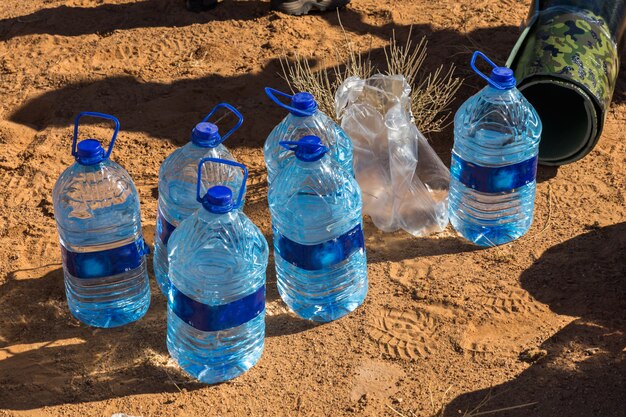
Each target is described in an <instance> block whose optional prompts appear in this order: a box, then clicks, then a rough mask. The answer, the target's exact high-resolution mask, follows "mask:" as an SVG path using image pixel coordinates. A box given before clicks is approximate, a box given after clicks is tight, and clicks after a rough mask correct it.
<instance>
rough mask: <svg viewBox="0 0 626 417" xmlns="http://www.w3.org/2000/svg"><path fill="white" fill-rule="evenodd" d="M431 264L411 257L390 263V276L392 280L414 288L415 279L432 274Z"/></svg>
mask: <svg viewBox="0 0 626 417" xmlns="http://www.w3.org/2000/svg"><path fill="white" fill-rule="evenodd" d="M430 273H431V266H430V265H429V264H427V263H426V262H424V261H420V260H416V259H409V260H405V261H401V262H393V263H390V264H389V276H390V277H391V280H392V281H395V282H397V283H399V284H400V285H402V286H404V287H407V288H412V287H414V286H415V281H416V280H419V279H424V278H427V277H429V276H430Z"/></svg>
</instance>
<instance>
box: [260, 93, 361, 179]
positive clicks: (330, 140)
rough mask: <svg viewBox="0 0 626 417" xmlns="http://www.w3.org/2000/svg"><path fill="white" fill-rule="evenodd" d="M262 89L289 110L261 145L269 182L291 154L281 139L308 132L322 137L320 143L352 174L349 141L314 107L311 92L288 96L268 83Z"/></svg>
mask: <svg viewBox="0 0 626 417" xmlns="http://www.w3.org/2000/svg"><path fill="white" fill-rule="evenodd" d="M265 93H266V94H267V95H268V96H269V98H270V99H271V100H272V101H273V102H274V103H276V104H278V105H279V106H281V107H283V108H285V109H287V110H289V114H288V115H287V116H286V117H285V118H284V119H283V120H282V121H281V122H280V123H279V124H278V125H277V126H276V127H274V129H273V130H272V132H271V133H270V135H269V136H268V137H267V140H266V141H265V146H264V147H263V155H264V157H265V165H266V166H267V182H268V184H271V183H272V181H273V180H274V178H276V176H277V175H278V173H279V172H280V170H281V169H282V168H283V167H284V166H285V165H286V164H287V162H288V160H289V159H290V158H292V157H293V153H291V152H289V151H288V150H286V149H284V148H283V147H282V146H280V142H282V141H291V140H297V139H299V138H301V137H303V136H309V135H314V136H317V137H319V138H321V139H322V143H323V144H324V145H326V146H327V147H328V148H329V149H330V151H329V154H330V155H331V156H332V157H333V158H334V159H335V160H336V161H337V162H338V163H339V165H341V166H342V167H343V169H345V170H346V171H348V172H349V173H350V174H351V175H353V176H354V172H353V169H352V141H351V140H350V138H349V137H348V135H346V133H345V132H344V131H343V129H342V128H341V127H340V126H339V125H338V124H337V123H335V122H334V121H333V120H332V119H331V118H330V117H328V116H327V115H326V114H324V113H323V112H322V111H320V110H319V109H318V108H317V103H316V102H315V98H314V97H313V95H312V94H311V93H296V94H294V95H293V96H291V95H289V94H285V93H282V92H280V91H277V90H274V89H272V88H269V87H266V88H265ZM277 96H279V97H282V98H283V99H285V98H286V99H288V100H290V104H285V103H283V102H281V101H280V99H279V98H278V97H277Z"/></svg>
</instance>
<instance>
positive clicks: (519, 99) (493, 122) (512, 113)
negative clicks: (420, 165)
mask: <svg viewBox="0 0 626 417" xmlns="http://www.w3.org/2000/svg"><path fill="white" fill-rule="evenodd" d="M477 57H483V58H484V59H485V60H486V61H487V62H488V63H490V64H491V65H492V66H493V70H492V73H491V75H490V76H489V77H488V76H486V75H484V74H483V73H481V72H480V71H479V70H478V69H476V66H475V61H476V59H477ZM471 66H472V68H473V69H474V70H475V71H476V72H477V73H478V74H479V75H480V76H481V77H483V78H485V79H486V80H487V82H488V83H489V84H488V85H487V86H486V87H485V88H483V89H482V90H481V91H480V92H478V93H477V94H476V95H474V96H472V97H470V98H469V99H468V100H467V101H466V102H465V103H463V105H462V106H461V107H460V108H459V110H458V111H457V113H456V115H455V118H454V147H453V149H452V164H451V168H450V173H451V181H450V196H449V210H450V222H451V223H452V225H453V226H454V228H455V229H456V230H457V232H459V233H460V234H461V235H462V236H463V237H464V238H466V239H467V240H469V241H471V242H474V243H476V244H478V245H480V246H494V245H501V244H504V243H507V242H510V241H512V240H515V239H517V238H519V237H521V236H523V235H524V234H525V233H526V232H527V231H528V229H529V228H530V226H531V224H532V220H533V210H534V205H535V190H536V175H537V154H538V151H539V140H540V137H541V120H540V119H539V116H538V115H537V112H536V111H535V109H534V108H533V107H532V105H531V104H530V103H529V102H528V101H527V100H526V99H525V98H524V96H523V95H522V94H521V93H520V92H519V90H518V89H517V88H515V84H516V81H515V77H514V75H513V71H512V70H510V69H509V68H506V67H497V66H496V65H495V64H494V63H493V62H491V61H490V60H489V59H488V58H487V57H486V56H484V55H483V54H482V53H480V52H476V53H475V54H474V56H473V57H472V62H471Z"/></svg>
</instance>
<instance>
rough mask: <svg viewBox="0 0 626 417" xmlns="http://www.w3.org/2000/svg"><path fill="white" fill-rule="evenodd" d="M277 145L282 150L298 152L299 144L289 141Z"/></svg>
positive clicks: (282, 141)
mask: <svg viewBox="0 0 626 417" xmlns="http://www.w3.org/2000/svg"><path fill="white" fill-rule="evenodd" d="M278 144H279V145H280V146H282V147H283V148H285V149H287V150H288V151H293V152H295V151H296V150H298V145H299V142H295V141H291V140H281V141H280V142H278Z"/></svg>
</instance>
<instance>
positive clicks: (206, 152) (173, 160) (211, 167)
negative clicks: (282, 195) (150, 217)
mask: <svg viewBox="0 0 626 417" xmlns="http://www.w3.org/2000/svg"><path fill="white" fill-rule="evenodd" d="M206 157H211V158H220V159H228V160H231V161H234V160H235V159H234V158H233V156H232V154H231V153H230V151H229V150H228V149H226V147H225V146H224V145H221V144H220V145H218V146H216V147H214V148H208V147H202V146H198V145H196V144H195V143H193V142H189V143H187V144H186V145H185V146H183V147H182V148H179V149H177V150H175V151H174V152H173V153H172V154H171V155H169V156H168V157H167V158H166V159H165V161H164V162H163V164H162V165H161V169H160V171H159V200H158V206H157V230H156V233H155V236H154V257H153V264H154V275H155V277H156V281H157V283H158V284H159V288H161V291H162V292H163V294H167V291H168V289H169V279H168V264H167V243H168V239H169V236H170V235H171V233H172V232H173V231H174V229H175V228H176V227H177V226H178V225H179V224H180V222H182V221H183V220H185V219H186V218H187V217H189V216H190V215H192V214H193V213H194V212H195V211H196V210H198V209H199V208H200V207H201V206H200V203H198V201H197V200H196V184H197V182H198V163H199V162H200V160H201V159H202V158H206ZM241 180H242V174H241V171H239V170H235V169H230V168H228V167H226V166H224V165H221V164H204V166H203V174H202V188H201V189H200V195H204V194H206V191H207V189H209V188H211V187H212V186H213V185H217V184H225V185H228V186H229V187H230V188H231V189H233V190H236V192H238V190H239V187H240V186H241Z"/></svg>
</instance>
